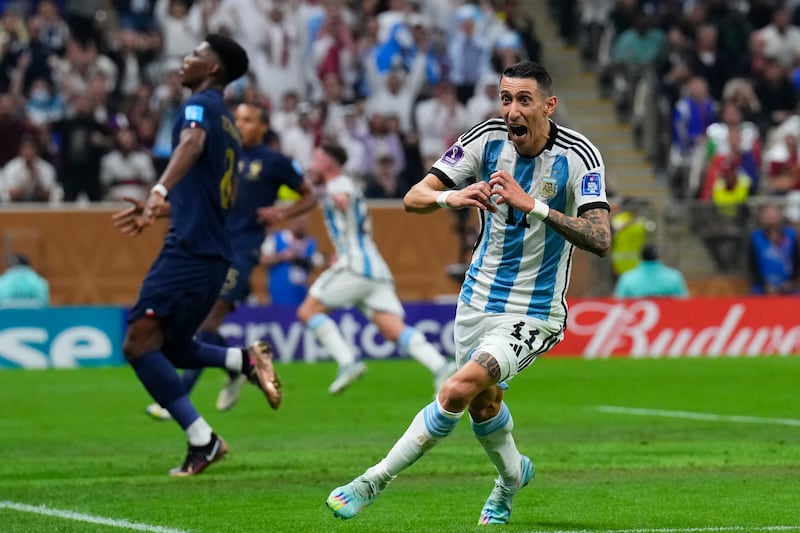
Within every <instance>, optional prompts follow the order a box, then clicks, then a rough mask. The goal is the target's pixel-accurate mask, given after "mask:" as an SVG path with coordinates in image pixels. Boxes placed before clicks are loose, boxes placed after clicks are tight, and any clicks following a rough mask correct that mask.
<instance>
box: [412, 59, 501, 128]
mask: <svg viewBox="0 0 800 533" xmlns="http://www.w3.org/2000/svg"><path fill="white" fill-rule="evenodd" d="M499 81H500V76H499V75H498V74H497V73H495V72H487V73H485V74H484V75H483V76H481V81H480V82H478V86H477V87H476V88H475V94H474V95H472V98H470V99H469V101H467V122H468V123H469V124H478V123H479V122H483V121H484V120H486V119H487V118H491V117H497V116H499V115H500V107H499V106H498V105H497V93H498V91H499V90H500V87H499ZM417 127H419V126H417Z"/></svg>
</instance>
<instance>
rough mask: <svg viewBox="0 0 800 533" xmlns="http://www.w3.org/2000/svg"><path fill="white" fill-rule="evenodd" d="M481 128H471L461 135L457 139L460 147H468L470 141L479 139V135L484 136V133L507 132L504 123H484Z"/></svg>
mask: <svg viewBox="0 0 800 533" xmlns="http://www.w3.org/2000/svg"><path fill="white" fill-rule="evenodd" d="M481 126H482V127H480V128H478V129H475V128H473V129H472V130H470V131H468V132H467V133H465V134H463V135H462V136H461V137H460V138H459V141H460V142H461V146H466V145H468V144H469V143H471V142H472V141H474V140H476V139H478V138H480V136H481V135H484V134H486V133H488V132H490V131H502V132H507V131H508V128H506V125H505V123H504V122H492V121H488V122H484V123H483V124H481Z"/></svg>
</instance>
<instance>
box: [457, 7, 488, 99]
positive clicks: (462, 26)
mask: <svg viewBox="0 0 800 533" xmlns="http://www.w3.org/2000/svg"><path fill="white" fill-rule="evenodd" d="M479 20H480V10H479V9H478V7H476V6H475V5H473V4H464V5H462V6H461V7H459V8H458V10H457V11H456V21H457V23H458V27H457V28H456V31H455V33H454V34H453V35H452V36H451V38H450V41H449V43H448V49H447V54H448V59H449V61H450V66H451V70H450V81H452V82H453V83H454V84H455V86H456V90H457V91H458V99H459V101H460V102H464V103H466V102H467V101H468V100H469V99H470V97H471V96H472V94H473V92H474V91H475V84H477V83H478V81H479V80H480V79H481V76H482V75H483V74H484V72H486V71H488V70H490V69H491V64H490V62H491V54H492V49H491V44H490V43H487V42H486V40H485V39H484V38H483V35H481V34H480V33H478V32H477V24H478V21H479Z"/></svg>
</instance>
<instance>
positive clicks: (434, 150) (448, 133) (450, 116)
mask: <svg viewBox="0 0 800 533" xmlns="http://www.w3.org/2000/svg"><path fill="white" fill-rule="evenodd" d="M437 91H440V92H443V91H447V92H448V93H452V94H438V95H437V96H435V97H433V98H426V99H425V100H421V101H419V102H418V103H417V106H416V109H415V110H414V119H415V121H416V127H417V132H418V133H417V134H418V135H419V152H420V155H421V156H422V158H423V160H425V159H428V158H433V159H436V158H438V157H439V156H440V155H441V154H443V153H444V151H445V150H447V147H448V146H450V145H451V144H453V141H455V140H456V138H458V136H459V134H461V133H463V132H464V130H465V129H467V128H468V127H469V126H470V125H472V124H475V121H470V120H469V115H468V114H467V109H466V108H465V107H464V106H463V105H462V104H461V103H460V102H459V101H458V96H457V95H456V94H455V90H454V89H452V88H439V89H437ZM496 101H497V95H496V94H495V102H496Z"/></svg>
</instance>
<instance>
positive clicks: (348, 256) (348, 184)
mask: <svg viewBox="0 0 800 533" xmlns="http://www.w3.org/2000/svg"><path fill="white" fill-rule="evenodd" d="M339 194H346V195H347V196H349V199H350V201H349V202H348V206H347V209H346V210H342V209H339V208H337V207H336V204H335V200H334V196H336V195H339ZM322 209H323V214H324V219H325V226H326V228H327V229H328V235H329V236H330V239H331V242H332V243H333V246H334V249H335V250H336V261H335V262H334V264H333V267H332V268H334V269H345V270H348V271H350V272H353V273H355V274H360V275H362V276H364V277H366V278H370V279H374V280H384V281H391V280H392V273H391V272H390V271H389V267H388V266H387V265H386V262H385V261H384V260H383V257H382V256H381V254H380V252H379V251H378V247H377V246H376V245H375V242H374V241H373V240H372V220H371V219H370V216H369V211H368V210H367V202H366V200H365V199H364V195H363V193H362V192H361V189H360V188H359V187H358V185H356V183H355V182H354V181H353V179H352V178H350V177H349V176H345V175H341V176H339V177H338V178H335V179H332V180H331V181H329V182H328V183H327V184H326V185H325V194H324V196H323V198H322Z"/></svg>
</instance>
